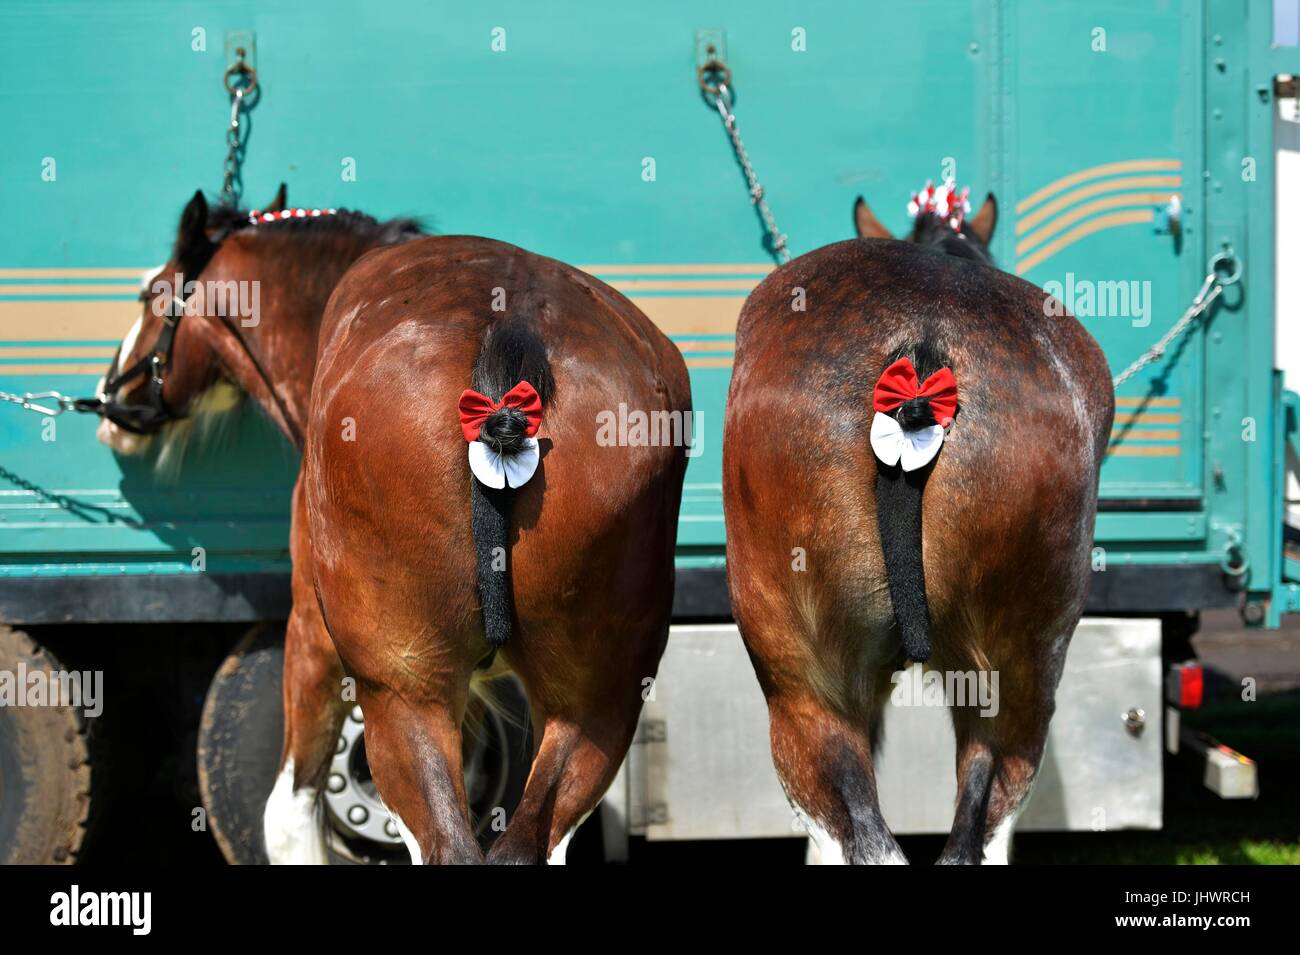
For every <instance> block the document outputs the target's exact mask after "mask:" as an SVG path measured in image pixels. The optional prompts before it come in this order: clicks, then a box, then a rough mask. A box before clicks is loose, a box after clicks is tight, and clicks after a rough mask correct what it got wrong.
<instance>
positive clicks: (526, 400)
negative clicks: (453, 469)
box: [459, 381, 542, 489]
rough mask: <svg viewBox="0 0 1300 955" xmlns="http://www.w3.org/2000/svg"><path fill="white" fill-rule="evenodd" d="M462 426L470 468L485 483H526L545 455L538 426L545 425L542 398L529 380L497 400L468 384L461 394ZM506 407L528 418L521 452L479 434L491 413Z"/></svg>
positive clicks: (520, 383) (517, 484)
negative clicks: (501, 448) (503, 450)
mask: <svg viewBox="0 0 1300 955" xmlns="http://www.w3.org/2000/svg"><path fill="white" fill-rule="evenodd" d="M459 408H460V430H461V434H463V435H464V436H465V440H466V441H468V442H469V469H470V470H471V471H473V472H474V476H475V477H476V478H478V479H479V481H481V482H482V483H483V484H485V485H487V486H488V487H493V488H497V489H500V488H503V487H506V486H507V482H509V486H510V487H512V488H513V487H522V486H523V485H524V484H526V483H527V482H528V479H529V478H531V477H532V476H533V473H534V472H536V470H537V462H538V461H539V460H540V458H541V455H540V453H539V451H538V449H537V438H536V437H535V435H536V434H537V429H538V428H540V427H541V426H542V398H541V396H540V395H539V394H538V393H537V389H536V388H534V387H533V386H532V385H530V384H529V383H528V382H526V381H521V382H519V384H517V385H515V386H514V387H513V388H511V389H510V390H509V391H507V392H506V393H505V394H504V395H502V396H501V400H500V401H493V400H492V399H491V398H489V397H488V396H487V395H484V394H480V393H479V392H477V391H474V390H473V389H471V388H466V389H465V390H464V391H463V392H462V393H461V396H460V403H459ZM502 408H515V409H517V410H518V411H520V412H522V413H523V415H524V417H525V418H527V419H528V427H527V428H525V429H524V434H525V436H526V437H525V438H524V442H523V449H522V450H521V451H519V453H518V454H500V453H498V452H497V451H495V450H493V449H492V448H491V447H489V446H488V445H487V444H485V443H484V442H483V441H481V440H479V434H480V432H481V431H482V429H483V423H484V422H485V421H487V419H488V417H489V416H490V415H491V414H492V413H493V412H496V411H500V410H501V409H502Z"/></svg>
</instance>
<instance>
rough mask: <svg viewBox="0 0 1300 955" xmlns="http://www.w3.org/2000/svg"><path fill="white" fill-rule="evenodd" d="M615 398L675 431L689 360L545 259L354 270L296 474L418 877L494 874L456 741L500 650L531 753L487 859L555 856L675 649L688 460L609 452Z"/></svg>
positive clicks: (386, 264) (330, 321)
mask: <svg viewBox="0 0 1300 955" xmlns="http://www.w3.org/2000/svg"><path fill="white" fill-rule="evenodd" d="M620 403H626V404H627V405H628V406H629V407H631V408H635V409H640V410H643V411H645V412H647V413H648V414H649V415H650V416H651V419H652V420H654V419H656V417H658V419H659V420H662V418H663V416H665V415H666V416H677V417H678V418H680V417H681V416H685V415H686V414H687V413H688V412H689V411H690V385H689V379H688V377H687V373H686V367H685V363H684V362H683V360H682V357H681V355H680V354H679V353H678V351H677V349H676V348H675V347H674V346H673V345H672V344H671V342H669V340H668V339H667V338H666V337H665V336H664V335H663V334H662V333H661V332H660V331H659V330H658V329H657V328H656V327H655V325H654V324H653V323H651V322H650V320H649V319H648V318H646V316H645V315H643V314H642V313H641V312H640V310H638V309H637V308H636V307H635V306H634V305H633V304H632V303H631V302H629V301H628V300H627V299H626V298H624V297H623V296H622V295H620V294H619V293H618V292H616V291H614V290H613V289H612V288H610V287H609V286H607V285H605V284H604V283H602V282H600V281H598V280H597V279H595V278H592V277H591V276H588V275H585V274H584V273H582V272H580V271H578V270H577V269H574V268H572V267H570V266H568V265H565V264H563V263H561V262H558V261H555V260H553V259H548V258H544V257H542V256H539V255H535V254H533V253H530V252H527V251H525V250H523V249H519V248H516V247H514V246H510V245H507V244H505V243H502V242H497V241H494V240H491V239H486V238H478V237H472V236H436V237H431V238H426V239H420V240H417V241H415V242H409V243H406V244H403V245H400V246H395V247H392V248H388V249H382V250H379V251H376V252H375V253H373V254H371V255H369V256H367V257H365V258H364V259H362V260H361V261H359V262H358V263H357V264H356V265H355V266H353V267H352V269H350V270H349V271H348V273H347V274H346V275H345V276H344V277H343V279H342V280H341V282H340V283H339V285H338V287H337V288H336V289H335V291H334V294H333V296H332V297H331V299H330V302H329V305H328V307H327V309H326V314H325V318H324V322H323V324H322V328H321V342H320V351H319V356H318V364H317V371H316V383H315V386H314V388H313V390H312V395H311V401H310V413H309V415H308V419H307V434H306V451H305V455H304V460H303V499H304V502H305V508H304V509H305V514H306V517H307V522H308V524H309V527H308V531H307V533H308V534H309V536H310V538H311V541H312V553H313V560H312V566H313V570H314V574H315V588H316V594H317V596H318V597H319V608H320V612H321V614H322V616H323V619H324V620H325V622H326V625H327V627H328V629H329V632H330V634H331V636H332V637H333V640H334V644H335V646H336V647H337V648H338V651H339V655H340V656H341V658H342V660H343V663H344V665H345V667H346V670H347V672H348V673H349V674H352V675H354V676H355V677H356V679H357V681H358V684H357V686H358V694H359V702H360V704H361V707H362V710H363V712H364V713H365V719H366V750H367V755H368V757H369V760H370V766H371V769H372V771H373V773H374V779H375V783H376V785H377V787H378V790H379V793H380V795H381V796H382V798H383V800H384V802H385V804H386V806H387V807H388V809H389V811H390V813H391V814H392V815H393V816H394V818H395V820H396V821H397V823H398V828H399V830H400V831H401V833H402V837H403V839H404V841H405V842H406V844H407V847H408V849H409V850H410V852H411V856H412V861H414V862H423V863H472V862H480V861H483V860H484V855H483V853H482V851H481V850H480V848H479V846H478V843H477V842H475V840H474V838H473V834H472V832H471V830H470V827H469V819H468V815H467V807H466V799H465V792H464V788H463V786H462V782H461V744H460V726H461V718H462V716H463V714H464V710H465V706H466V698H467V692H468V690H469V687H470V680H471V676H472V674H473V673H474V672H475V670H476V668H479V667H483V666H487V665H489V661H492V660H493V659H494V657H495V658H496V659H497V660H498V661H504V663H505V664H506V665H507V666H509V667H510V668H511V669H513V670H514V672H516V673H517V674H518V675H519V676H520V678H521V679H522V681H523V683H524V686H525V687H526V689H527V694H528V700H529V704H530V706H531V708H532V711H533V720H534V732H535V733H538V732H539V733H540V740H539V741H538V743H537V752H536V755H535V757H534V761H533V765H532V771H531V773H530V775H529V778H528V782H527V784H526V787H525V790H524V794H523V797H522V799H521V801H520V804H519V806H518V808H517V809H516V810H515V812H514V814H513V816H512V817H511V818H510V820H509V822H508V824H507V826H506V829H505V832H504V833H503V834H502V835H501V836H500V837H499V838H498V839H497V841H496V842H495V843H494V844H493V845H492V847H491V849H490V850H489V852H488V854H487V857H486V859H487V861H488V862H492V863H536V862H543V861H546V862H551V863H560V862H563V861H564V854H565V849H566V847H567V844H568V841H569V838H570V837H571V836H572V834H573V832H574V830H575V829H576V828H577V826H578V825H579V823H580V822H581V821H582V820H583V819H584V818H585V817H586V816H587V814H589V813H590V812H591V811H592V809H593V808H594V807H595V806H596V804H597V802H598V801H599V799H600V798H601V796H602V795H603V794H604V792H605V790H606V789H607V788H608V786H609V784H610V782H611V781H612V780H613V778H614V775H615V773H616V772H617V770H618V768H619V766H620V764H621V763H622V760H623V757H624V755H625V754H626V752H627V749H628V746H629V744H630V743H631V741H632V736H633V733H634V731H635V728H636V723H637V718H638V716H639V714H640V710H641V705H642V699H643V695H644V692H645V688H646V687H647V686H648V685H649V683H650V681H652V680H653V678H654V676H655V673H656V670H657V667H658V662H659V658H660V656H661V654H662V652H663V649H664V646H665V643H666V640H667V635H668V623H669V619H670V614H671V607H672V594H673V552H674V545H675V538H676V527H677V511H678V505H679V503H680V498H681V488H682V480H683V475H684V472H685V464H686V456H685V454H684V453H683V451H684V449H683V448H681V447H677V448H674V447H670V446H668V443H667V442H659V441H655V442H650V443H648V444H642V443H639V442H638V443H636V444H633V442H631V441H630V440H629V441H628V442H626V443H625V444H626V445H628V446H620V445H618V444H617V443H616V442H611V441H609V440H608V439H603V438H602V436H601V431H600V430H599V429H598V428H597V423H598V422H599V421H600V420H601V415H602V413H604V414H609V413H612V409H615V408H617V407H618V405H619V404H620ZM458 417H459V420H458ZM686 420H687V421H689V418H687V419H686ZM476 445H481V447H476ZM467 458H468V461H467Z"/></svg>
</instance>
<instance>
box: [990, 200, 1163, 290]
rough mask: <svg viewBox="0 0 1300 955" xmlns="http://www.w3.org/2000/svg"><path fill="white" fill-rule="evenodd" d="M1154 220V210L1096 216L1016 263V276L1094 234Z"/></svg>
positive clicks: (1135, 210) (1136, 210)
mask: <svg viewBox="0 0 1300 955" xmlns="http://www.w3.org/2000/svg"><path fill="white" fill-rule="evenodd" d="M1155 218H1156V214H1155V210H1154V209H1134V210H1133V211H1131V212H1111V213H1109V214H1107V215H1104V216H1098V217H1097V218H1096V219H1092V220H1090V221H1088V222H1085V223H1083V225H1079V226H1075V227H1074V228H1073V229H1071V230H1070V231H1069V232H1067V233H1065V235H1063V236H1061V237H1060V238H1058V239H1055V240H1053V241H1051V242H1049V243H1047V245H1045V246H1043V247H1042V248H1041V249H1039V250H1038V251H1037V252H1035V253H1033V254H1032V255H1030V256H1028V257H1027V258H1024V259H1021V260H1020V261H1019V262H1017V263H1016V274H1017V275H1024V274H1025V273H1026V272H1028V271H1029V270H1030V269H1032V268H1033V267H1034V266H1035V265H1038V264H1039V263H1041V262H1045V261H1047V260H1048V259H1050V258H1051V257H1052V256H1054V255H1056V253H1057V252H1060V251H1061V250H1062V249H1066V248H1068V247H1070V246H1072V245H1074V243H1076V242H1078V241H1079V240H1080V239H1084V238H1087V237H1088V236H1090V235H1092V234H1093V233H1094V232H1101V231H1102V230H1104V229H1113V228H1116V227H1118V226H1124V225H1135V224H1137V223H1141V222H1154V221H1155Z"/></svg>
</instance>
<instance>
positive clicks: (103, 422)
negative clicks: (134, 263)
mask: <svg viewBox="0 0 1300 955" xmlns="http://www.w3.org/2000/svg"><path fill="white" fill-rule="evenodd" d="M146 281H147V280H146ZM143 327H144V316H141V317H140V318H137V319H136V320H135V324H134V325H132V326H131V328H130V330H129V331H128V332H127V333H126V337H125V338H123V339H122V345H121V347H120V348H119V349H118V353H117V361H115V362H114V363H113V369H112V375H113V376H114V377H116V376H117V375H120V374H121V373H122V369H123V368H124V367H126V365H125V363H126V361H127V358H128V356H129V355H130V354H131V351H132V349H134V348H135V343H136V341H137V339H139V337H140V330H141V329H142V328H143ZM107 384H108V379H107V378H101V379H99V384H98V385H96V386H95V394H97V395H102V394H103V393H104V387H105V385H107ZM95 437H96V438H97V439H98V440H99V443H100V444H102V445H105V446H106V447H109V448H112V449H113V450H114V451H116V452H117V453H118V454H121V455H126V456H130V455H132V454H139V453H140V452H141V451H143V450H144V448H145V447H146V446H147V445H148V444H149V438H148V436H147V435H142V434H133V433H132V432H130V431H127V430H126V429H125V428H119V427H118V426H117V425H115V424H113V422H111V421H109V420H108V419H107V418H100V419H99V427H98V428H96V429H95Z"/></svg>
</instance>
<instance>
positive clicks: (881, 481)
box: [876, 343, 951, 663]
mask: <svg viewBox="0 0 1300 955" xmlns="http://www.w3.org/2000/svg"><path fill="white" fill-rule="evenodd" d="M903 356H907V358H908V359H909V360H910V361H911V362H912V366H913V367H914V368H915V369H916V374H917V377H918V378H919V379H920V380H921V381H924V380H925V379H926V378H928V377H929V376H930V375H932V374H933V373H934V372H936V371H938V370H939V369H940V368H943V367H945V366H947V367H951V365H950V363H949V362H948V361H947V359H946V356H944V355H943V353H942V352H940V351H939V350H938V349H936V348H935V347H933V346H931V345H929V344H926V343H918V344H914V345H908V346H906V347H904V348H900V349H898V350H897V351H896V352H894V353H893V354H892V355H891V356H890V357H889V359H888V360H887V361H886V362H885V366H884V367H885V368H888V367H889V366H890V365H891V364H893V363H894V362H895V361H897V360H898V359H899V358H902V357H903ZM882 371H883V369H882ZM894 417H895V418H896V419H897V420H898V423H899V424H900V425H901V426H902V427H903V429H904V430H906V431H914V430H917V429H919V428H927V427H930V426H931V425H934V424H936V421H935V417H934V411H933V410H932V409H931V408H930V399H929V398H924V397H922V398H913V399H911V400H910V401H905V402H904V403H903V404H902V406H900V407H899V409H898V410H897V411H896V412H894ZM933 467H934V462H933V461H931V462H930V463H929V464H927V465H926V466H925V467H923V468H919V469H917V470H915V471H904V470H903V468H902V466H901V465H897V464H896V465H893V466H892V467H891V466H889V465H887V464H885V463H883V462H882V461H881V460H880V459H879V458H877V459H876V522H877V524H878V525H879V527H880V548H881V550H882V551H883V552H884V555H885V578H886V580H887V581H888V583H889V602H890V604H891V605H892V606H893V608H894V622H895V623H896V624H897V625H898V633H899V637H900V638H901V640H902V643H903V649H904V650H905V651H906V653H907V658H908V659H909V660H915V661H917V662H920V663H924V662H925V661H926V660H928V659H929V658H930V605H929V602H928V601H927V600H926V596H925V565H924V563H923V562H922V559H921V493H922V492H923V491H924V490H925V481H926V479H927V478H928V477H929V476H930V471H931V470H932V469H933Z"/></svg>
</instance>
